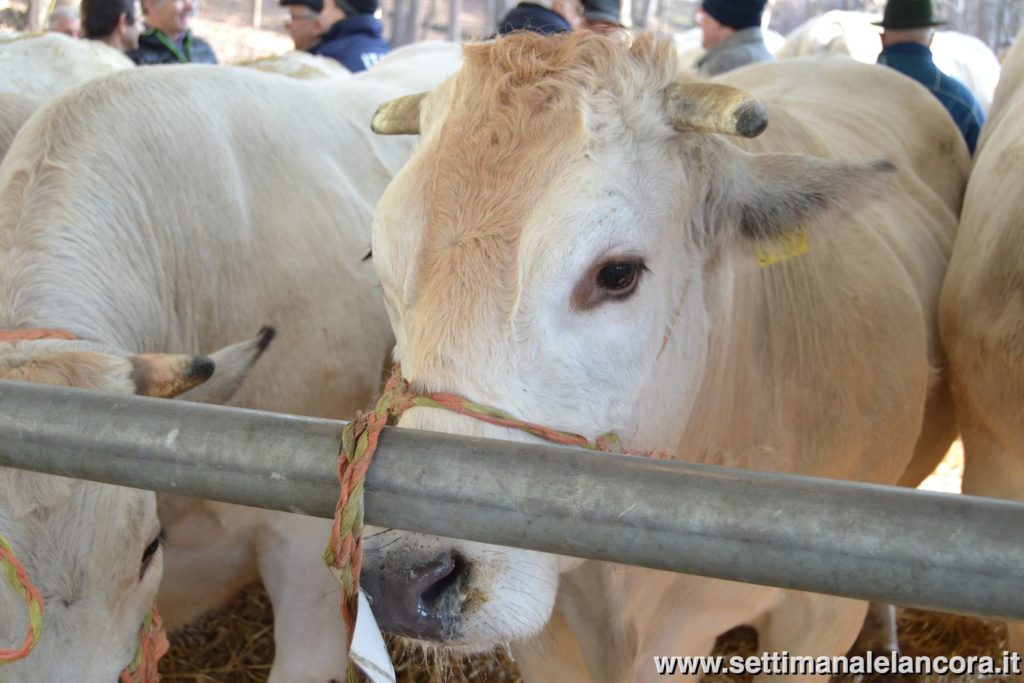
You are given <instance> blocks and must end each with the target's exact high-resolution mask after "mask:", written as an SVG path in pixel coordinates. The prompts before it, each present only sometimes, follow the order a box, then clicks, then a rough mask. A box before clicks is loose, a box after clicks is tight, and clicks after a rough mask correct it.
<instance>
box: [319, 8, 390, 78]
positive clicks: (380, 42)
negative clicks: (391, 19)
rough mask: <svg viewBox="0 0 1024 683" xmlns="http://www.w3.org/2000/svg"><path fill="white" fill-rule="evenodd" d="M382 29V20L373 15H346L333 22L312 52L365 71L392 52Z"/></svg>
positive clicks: (353, 68)
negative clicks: (382, 33)
mask: <svg viewBox="0 0 1024 683" xmlns="http://www.w3.org/2000/svg"><path fill="white" fill-rule="evenodd" d="M381 30H382V27H381V25H380V21H378V20H377V19H376V18H374V16H373V15H372V14H356V15H354V16H351V17H345V18H344V19H342V20H341V21H336V22H334V25H333V26H331V27H330V28H329V29H327V32H326V33H324V34H323V36H321V37H320V42H319V43H317V44H316V45H314V46H313V48H312V49H311V50H310V52H312V53H313V54H315V55H320V56H322V57H331V58H333V59H336V60H338V61H339V62H341V64H342V66H344V67H345V68H346V69H348V70H349V71H363V70H365V69H369V68H370V67H371V66H373V65H374V64H376V63H377V62H378V61H380V58H381V57H383V56H384V55H386V54H387V53H388V52H390V51H391V46H390V45H388V41H386V40H384V36H382V35H381Z"/></svg>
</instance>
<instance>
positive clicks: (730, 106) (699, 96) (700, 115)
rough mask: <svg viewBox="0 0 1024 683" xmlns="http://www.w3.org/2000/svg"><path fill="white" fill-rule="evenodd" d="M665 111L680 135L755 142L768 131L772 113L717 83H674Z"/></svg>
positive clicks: (667, 96)
mask: <svg viewBox="0 0 1024 683" xmlns="http://www.w3.org/2000/svg"><path fill="white" fill-rule="evenodd" d="M665 111H666V113H667V114H668V119H669V122H670V123H671V124H672V127H673V128H675V129H676V130H678V131H679V132H680V133H724V134H726V135H739V136H741V137H745V138H754V137H757V136H758V135H760V134H761V133H763V132H764V129H765V128H767V127H768V111H767V110H766V109H765V108H764V105H763V104H761V103H760V102H758V101H757V100H756V99H754V97H752V96H751V95H749V94H747V93H745V92H743V91H742V90H740V89H738V88H732V87H730V86H728V85H718V84H717V83H699V82H688V83H673V84H672V85H670V86H669V87H668V88H667V90H666V92H665Z"/></svg>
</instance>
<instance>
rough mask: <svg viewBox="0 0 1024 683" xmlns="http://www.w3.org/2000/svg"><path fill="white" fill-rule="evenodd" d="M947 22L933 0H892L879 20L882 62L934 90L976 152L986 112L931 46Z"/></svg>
mask: <svg viewBox="0 0 1024 683" xmlns="http://www.w3.org/2000/svg"><path fill="white" fill-rule="evenodd" d="M945 23H946V22H945V21H943V20H941V19H936V18H935V17H934V16H933V15H932V3H931V0H889V3H888V4H887V5H886V6H885V14H884V15H883V18H882V21H880V22H877V23H876V25H877V26H881V27H882V53H881V54H880V55H878V63H879V64H885V65H886V66H890V67H892V68H893V69H896V70H897V71H899V72H901V73H903V74H905V75H907V76H910V77H911V78H913V79H914V80H915V81H917V82H918V83H920V84H921V85H923V86H924V87H926V88H928V89H929V90H931V91H932V93H933V94H934V95H935V97H937V98H938V99H939V102H941V103H942V106H944V107H945V108H946V109H947V110H948V111H949V114H950V116H952V117H953V121H955V122H956V125H957V127H958V128H959V129H960V132H961V133H962V134H963V136H964V140H966V141H967V147H968V148H969V149H970V150H971V154H972V155H973V154H974V147H975V145H977V143H978V133H979V132H980V131H981V124H983V123H984V122H985V114H984V112H982V110H981V107H980V106H979V105H978V101H977V100H975V99H974V95H972V94H971V91H970V90H968V89H967V86H965V85H964V84H963V83H961V82H960V81H958V80H956V79H955V78H950V77H949V76H947V75H946V74H944V73H942V72H941V71H939V69H938V67H937V66H935V63H934V62H933V61H932V51H931V50H930V49H929V46H930V45H931V42H932V35H933V33H934V28H935V27H936V26H941V25H942V24H945Z"/></svg>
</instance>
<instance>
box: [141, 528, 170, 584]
mask: <svg viewBox="0 0 1024 683" xmlns="http://www.w3.org/2000/svg"><path fill="white" fill-rule="evenodd" d="M166 539H167V534H166V533H165V532H164V530H163V529H160V533H158V534H157V535H156V537H155V538H154V539H153V540H152V541H150V544H149V545H147V546H146V549H145V550H143V551H142V563H141V569H140V571H139V578H140V579H141V578H142V576H143V574H145V573H146V570H147V569H149V565H150V564H152V561H153V556H154V555H156V551H158V550H160V546H162V545H163V544H164V541H165V540H166Z"/></svg>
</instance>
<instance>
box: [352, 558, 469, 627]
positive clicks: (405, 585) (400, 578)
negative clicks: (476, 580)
mask: <svg viewBox="0 0 1024 683" xmlns="http://www.w3.org/2000/svg"><path fill="white" fill-rule="evenodd" d="M381 559H382V561H381V562H380V564H379V565H377V566H364V567H363V572H362V578H361V585H362V587H363V590H365V591H366V593H367V595H368V597H369V598H370V605H371V607H372V608H373V613H374V616H375V617H376V618H377V622H378V623H379V624H380V627H381V628H382V629H384V630H385V631H389V632H391V633H395V634H397V635H400V636H405V637H407V638H416V639H419V640H431V641H435V642H441V643H443V642H446V641H452V640H456V639H457V638H458V636H459V632H460V630H461V626H462V615H463V612H464V611H465V609H466V608H467V607H468V605H469V604H470V602H471V595H472V591H471V590H470V565H469V562H468V561H467V560H466V559H465V558H464V557H463V556H462V555H460V554H459V553H457V552H455V551H452V550H449V551H445V552H443V553H441V554H440V555H437V556H436V557H434V558H433V559H430V560H426V561H422V562H416V561H415V560H413V561H410V560H409V558H408V556H405V557H402V556H401V555H400V556H399V557H393V556H392V555H390V554H389V555H385V556H384V557H383V558H381Z"/></svg>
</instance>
